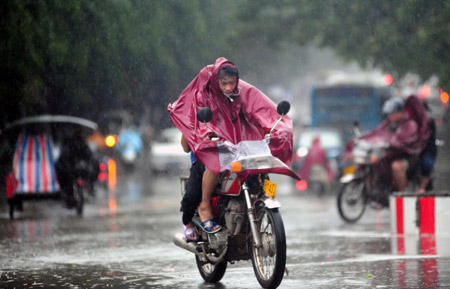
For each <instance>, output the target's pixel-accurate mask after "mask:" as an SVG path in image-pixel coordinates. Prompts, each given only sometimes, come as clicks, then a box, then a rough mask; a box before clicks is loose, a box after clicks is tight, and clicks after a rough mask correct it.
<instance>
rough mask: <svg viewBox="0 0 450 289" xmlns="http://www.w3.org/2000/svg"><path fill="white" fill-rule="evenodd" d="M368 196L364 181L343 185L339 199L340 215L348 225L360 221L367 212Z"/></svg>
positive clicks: (354, 181) (359, 180)
mask: <svg viewBox="0 0 450 289" xmlns="http://www.w3.org/2000/svg"><path fill="white" fill-rule="evenodd" d="M366 205H367V195H366V193H365V184H364V180H363V179H358V180H353V181H351V182H349V183H346V184H343V185H342V187H341V189H340V191H339V193H338V197H337V206H338V211H339V215H340V216H341V218H342V219H343V220H344V221H346V222H347V223H355V222H356V221H358V220H359V219H360V218H361V217H362V215H363V214H364V212H365V210H366Z"/></svg>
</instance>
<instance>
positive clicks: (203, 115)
mask: <svg viewBox="0 0 450 289" xmlns="http://www.w3.org/2000/svg"><path fill="white" fill-rule="evenodd" d="M212 117H213V115H212V111H211V109H209V107H202V108H200V109H199V110H198V111H197V119H198V120H199V121H201V122H203V123H207V122H210V121H211V120H212Z"/></svg>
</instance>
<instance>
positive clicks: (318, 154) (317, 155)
mask: <svg viewBox="0 0 450 289" xmlns="http://www.w3.org/2000/svg"><path fill="white" fill-rule="evenodd" d="M314 165H320V166H322V167H323V168H324V169H325V170H326V171H327V174H328V181H330V182H332V181H333V179H334V177H335V173H334V172H333V170H332V169H331V167H330V164H329V163H328V158H327V154H326V151H325V149H324V148H323V147H322V146H321V144H320V137H319V136H315V137H314V138H313V141H312V145H311V147H310V149H309V150H308V154H307V155H306V157H305V163H304V165H303V166H302V168H301V169H300V173H299V176H300V178H302V179H304V180H308V178H309V176H310V173H311V167H312V166H314Z"/></svg>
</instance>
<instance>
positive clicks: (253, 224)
mask: <svg viewBox="0 0 450 289" xmlns="http://www.w3.org/2000/svg"><path fill="white" fill-rule="evenodd" d="M242 189H243V190H244V196H245V202H246V204H247V215H248V220H249V222H250V229H251V231H252V236H253V241H254V244H253V245H254V246H255V247H256V248H259V247H260V246H261V235H260V234H259V230H258V226H257V224H256V217H255V211H254V210H253V206H252V200H251V198H250V192H249V188H248V186H247V183H246V182H243V183H242Z"/></svg>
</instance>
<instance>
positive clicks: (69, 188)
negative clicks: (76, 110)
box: [55, 129, 98, 208]
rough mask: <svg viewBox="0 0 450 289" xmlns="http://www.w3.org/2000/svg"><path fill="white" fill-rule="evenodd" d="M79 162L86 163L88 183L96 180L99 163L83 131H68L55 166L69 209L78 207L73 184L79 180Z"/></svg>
mask: <svg viewBox="0 0 450 289" xmlns="http://www.w3.org/2000/svg"><path fill="white" fill-rule="evenodd" d="M79 161H85V162H86V164H87V170H88V173H89V177H88V181H89V182H91V181H93V179H94V180H95V178H96V175H97V174H98V161H97V160H96V158H95V157H94V155H93V153H92V151H91V149H90V148H89V146H88V144H87V142H86V140H85V138H84V136H83V133H82V131H81V130H80V129H73V130H68V131H66V135H65V136H63V138H62V142H61V154H60V155H59V158H58V160H57V161H56V164H55V168H56V174H57V176H58V182H59V184H60V186H61V191H62V193H63V197H64V199H65V202H66V206H67V207H68V208H73V207H74V206H75V205H76V201H75V198H74V191H73V184H74V182H75V180H76V178H77V172H76V169H75V167H76V163H77V162H79ZM89 185H90V184H89Z"/></svg>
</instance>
